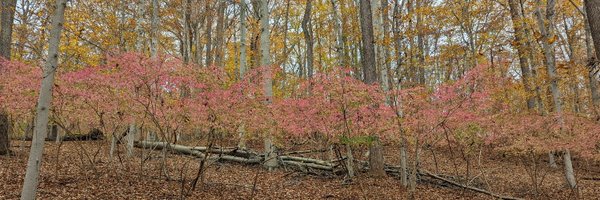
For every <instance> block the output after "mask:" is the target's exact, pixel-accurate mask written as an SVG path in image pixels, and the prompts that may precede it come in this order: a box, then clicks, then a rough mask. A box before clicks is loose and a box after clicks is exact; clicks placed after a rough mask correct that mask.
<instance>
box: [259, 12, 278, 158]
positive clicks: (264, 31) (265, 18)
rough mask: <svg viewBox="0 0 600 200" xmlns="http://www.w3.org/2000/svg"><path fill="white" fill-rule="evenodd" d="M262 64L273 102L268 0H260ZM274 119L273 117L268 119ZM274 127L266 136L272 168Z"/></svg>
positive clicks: (268, 96) (267, 93)
mask: <svg viewBox="0 0 600 200" xmlns="http://www.w3.org/2000/svg"><path fill="white" fill-rule="evenodd" d="M259 3H260V8H259V9H260V12H259V18H260V66H261V67H264V68H265V69H264V85H263V87H264V91H265V103H266V104H271V103H272V102H273V99H272V98H273V80H272V78H271V53H270V51H271V39H270V35H271V31H270V29H269V28H270V27H269V6H268V0H260V2H259ZM266 120H272V119H266ZM272 131H273V130H272V129H271V130H269V132H268V133H267V135H266V136H265V138H264V148H265V163H264V166H265V167H266V168H267V169H269V170H272V169H273V168H275V167H277V166H279V162H278V161H277V155H276V153H275V146H274V145H273V133H272Z"/></svg>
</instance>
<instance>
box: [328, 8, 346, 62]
mask: <svg viewBox="0 0 600 200" xmlns="http://www.w3.org/2000/svg"><path fill="white" fill-rule="evenodd" d="M331 15H332V18H333V21H334V24H333V26H334V29H335V30H334V31H335V35H336V43H335V52H336V56H337V64H338V66H340V67H348V66H346V64H345V62H344V51H345V50H344V35H343V34H342V21H341V19H340V14H339V13H338V4H337V1H336V0H331Z"/></svg>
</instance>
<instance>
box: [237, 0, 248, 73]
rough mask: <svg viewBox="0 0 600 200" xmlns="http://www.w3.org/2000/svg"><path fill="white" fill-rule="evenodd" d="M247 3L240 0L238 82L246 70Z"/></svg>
mask: <svg viewBox="0 0 600 200" xmlns="http://www.w3.org/2000/svg"><path fill="white" fill-rule="evenodd" d="M247 11H248V3H247V2H246V0H240V69H239V70H240V71H239V73H240V74H239V77H240V80H241V79H243V78H244V74H245V73H246V68H247V63H248V60H247V53H246V52H247V50H248V45H247V42H246V41H247V34H248V20H247V14H246V13H247Z"/></svg>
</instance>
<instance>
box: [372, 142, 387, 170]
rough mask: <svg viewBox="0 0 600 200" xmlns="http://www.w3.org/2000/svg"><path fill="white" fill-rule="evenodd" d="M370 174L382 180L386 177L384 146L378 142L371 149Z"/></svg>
mask: <svg viewBox="0 0 600 200" xmlns="http://www.w3.org/2000/svg"><path fill="white" fill-rule="evenodd" d="M369 167H370V168H369V172H370V174H371V176H373V177H377V178H381V177H385V175H386V173H385V170H384V169H385V162H384V159H383V146H382V145H381V142H380V141H379V139H378V140H376V141H375V142H373V144H371V146H370V147H369Z"/></svg>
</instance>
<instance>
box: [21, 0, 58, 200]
mask: <svg viewBox="0 0 600 200" xmlns="http://www.w3.org/2000/svg"><path fill="white" fill-rule="evenodd" d="M66 6H67V0H56V5H55V10H54V15H53V16H52V25H51V27H50V37H49V38H48V58H47V59H46V65H45V66H44V73H43V75H44V76H43V79H42V84H41V88H40V95H39V99H38V103H37V108H36V117H35V126H34V133H35V134H34V136H33V141H32V143H31V151H30V152H29V160H28V161H27V172H26V174H25V182H24V184H23V190H22V192H21V199H22V200H33V199H35V196H36V192H37V186H38V183H39V180H38V177H39V174H40V166H41V165H42V153H43V152H44V140H45V138H46V135H47V132H48V129H47V127H48V115H49V113H50V107H51V106H52V88H53V86H54V74H55V72H56V69H57V68H58V47H59V44H60V35H61V31H62V28H63V23H64V19H65V15H64V14H65V8H66Z"/></svg>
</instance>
